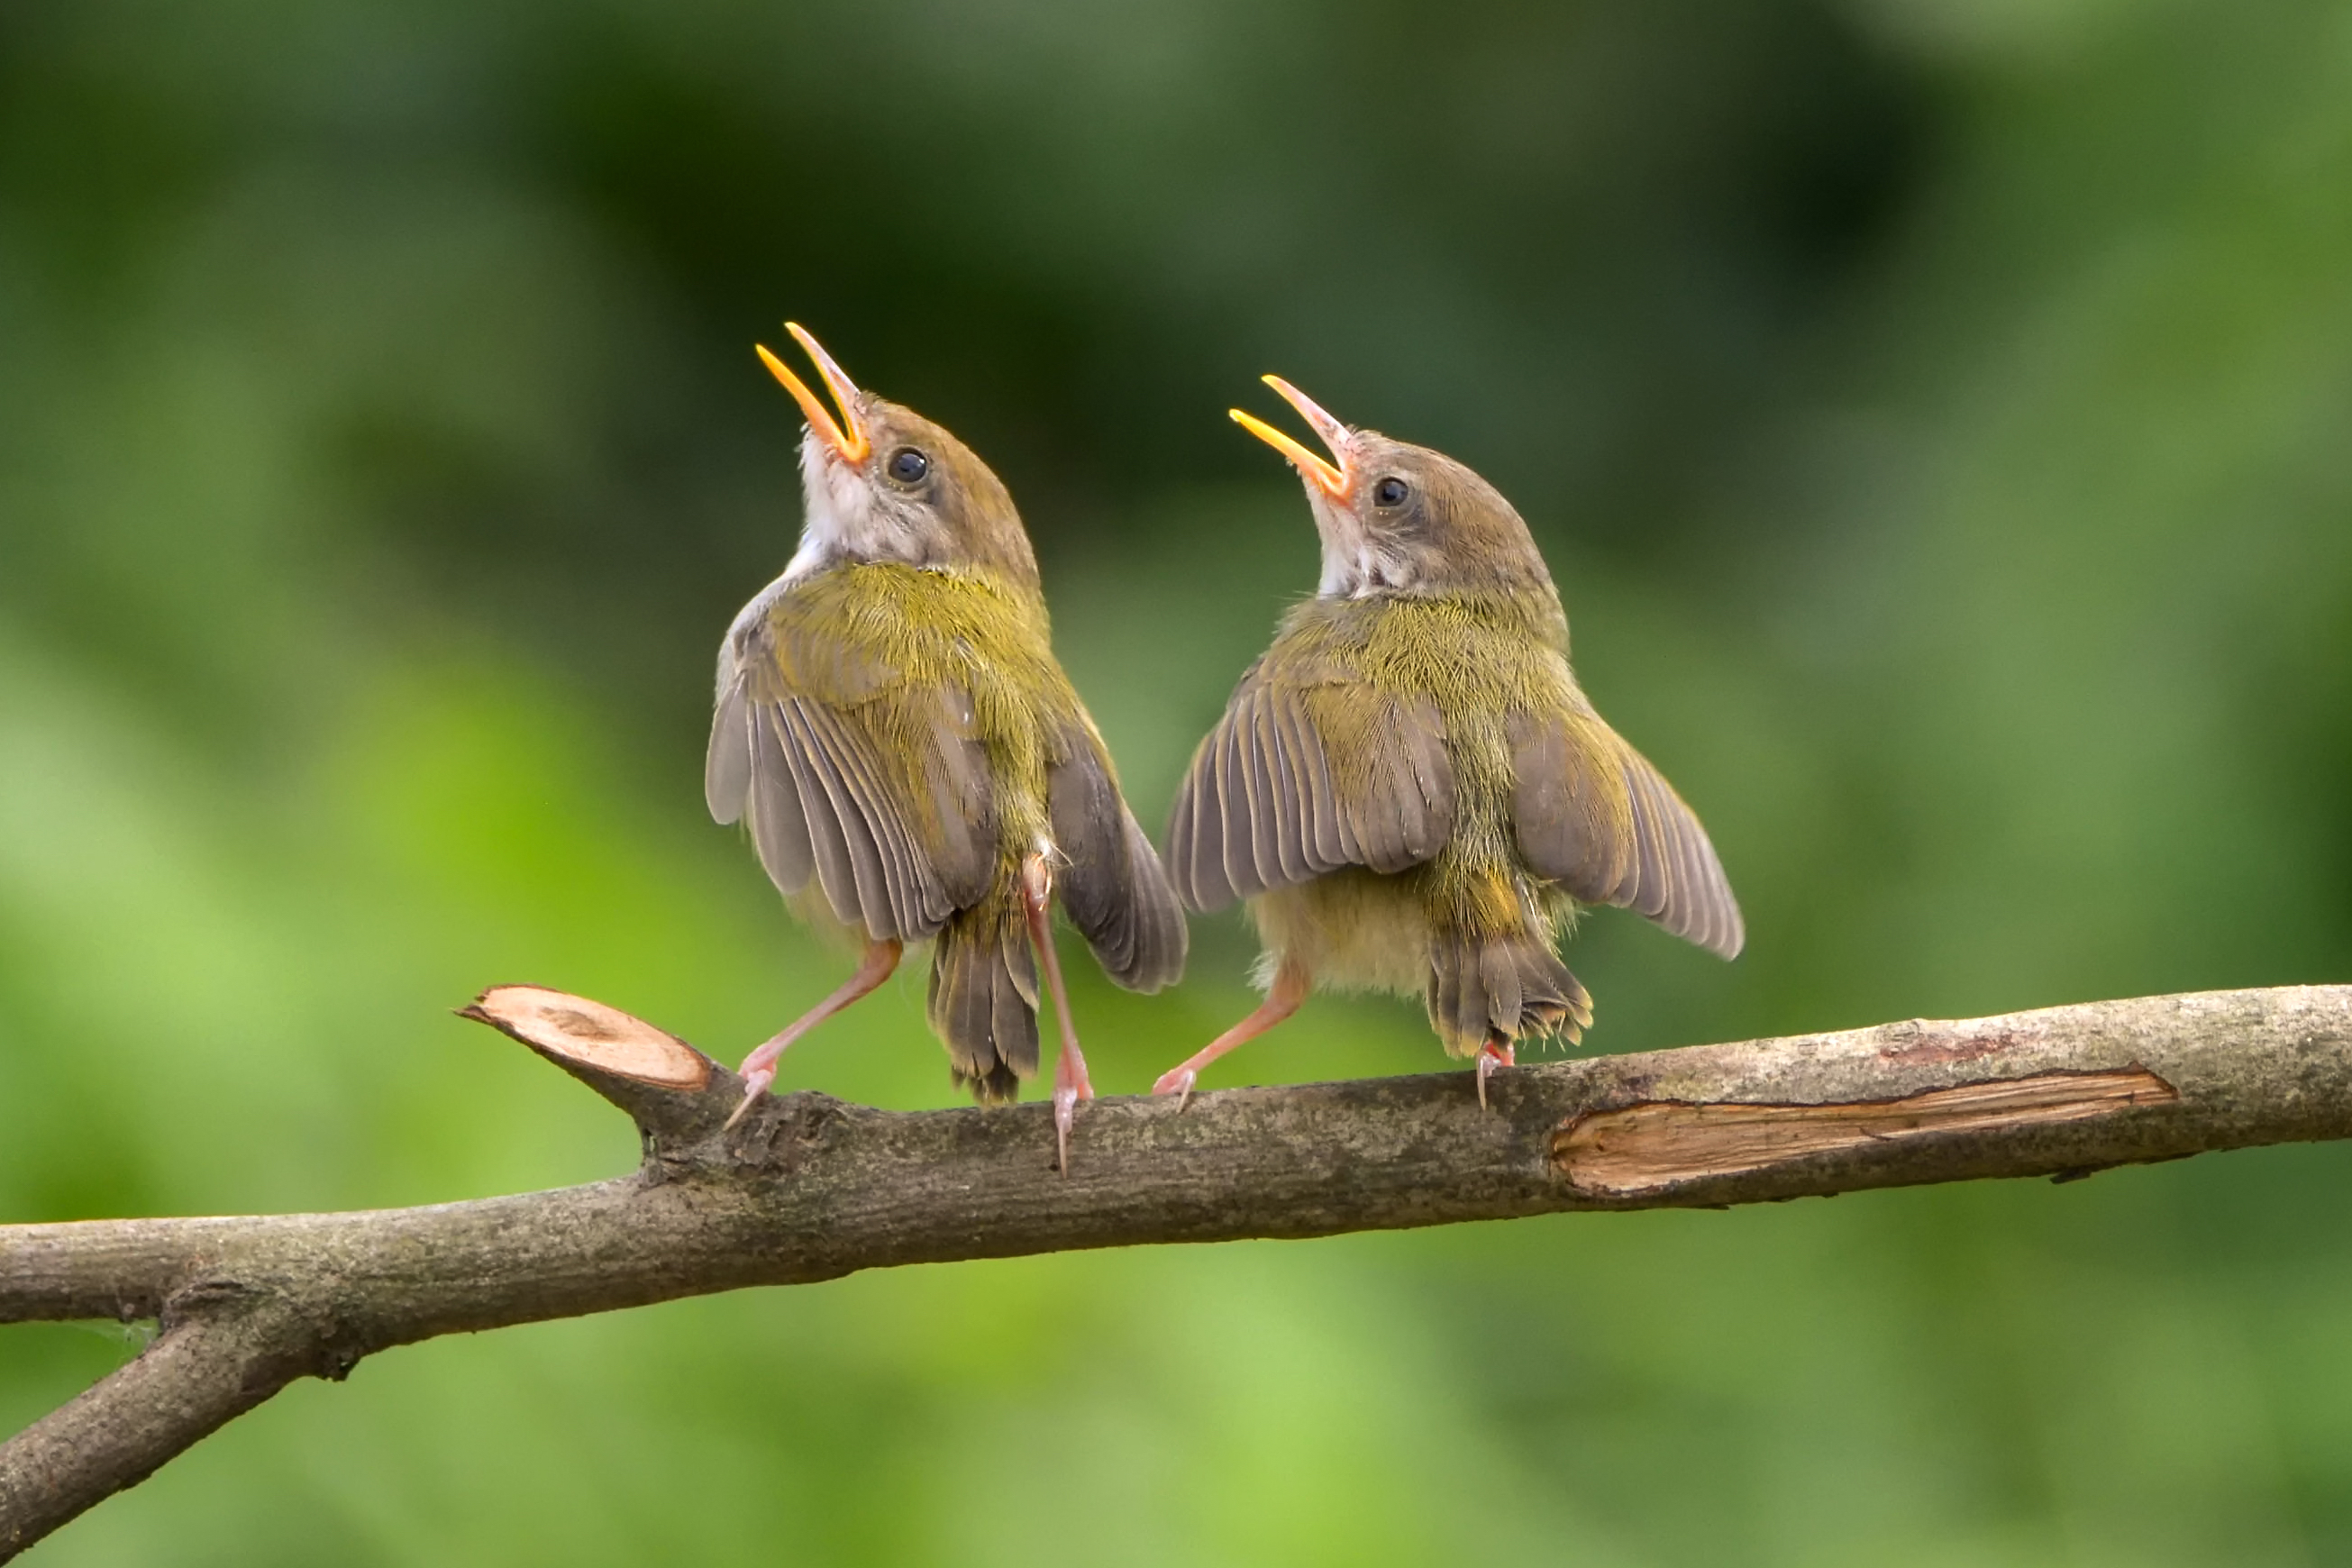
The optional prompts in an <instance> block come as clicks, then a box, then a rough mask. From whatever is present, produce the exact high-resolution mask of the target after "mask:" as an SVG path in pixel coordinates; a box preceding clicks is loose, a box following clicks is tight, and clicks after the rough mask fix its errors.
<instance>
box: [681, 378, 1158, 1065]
mask: <svg viewBox="0 0 2352 1568" xmlns="http://www.w3.org/2000/svg"><path fill="white" fill-rule="evenodd" d="M854 395H855V396H856V413H855V415H854V417H856V419H857V420H858V421H859V422H860V428H861V432H862V433H863V434H864V435H866V437H867V445H868V447H870V448H871V450H870V451H869V452H867V453H865V454H861V455H860V458H859V460H858V462H857V463H856V465H852V464H850V463H849V462H847V461H845V459H843V458H840V457H838V456H837V455H836V454H835V452H834V451H833V450H831V449H829V448H827V447H824V446H822V445H820V444H819V441H818V437H817V436H816V435H814V433H813V434H812V436H811V437H810V439H809V444H808V446H807V447H806V448H805V449H804V458H803V468H804V471H805V473H806V475H807V489H808V504H809V510H810V518H809V522H808V524H807V526H806V528H805V530H804V531H803V542H802V548H801V552H800V553H799V554H798V555H797V556H795V558H794V561H793V565H792V567H791V568H789V569H788V570H787V572H786V574H784V576H783V577H782V578H780V579H779V580H778V581H777V582H776V583H774V584H772V585H771V586H770V587H769V589H768V590H767V591H766V592H765V593H763V594H762V595H760V597H759V598H757V599H755V600H753V601H752V603H751V605H748V606H746V608H745V610H744V612H743V614H742V615H741V616H738V617H737V620H736V623H735V625H734V626H733V627H732V628H731V629H730V632H729V634H728V637H727V640H726V643H725V644H724V646H723V647H722V648H721V651H720V656H719V691H718V701H717V708H716V712H715V714H714V716H713V721H712V731H711V745H710V752H709V770H708V775H707V780H706V784H707V791H708V795H709V805H710V808H711V813H712V815H713V816H716V817H717V818H718V819H719V821H721V822H731V821H734V820H736V819H737V818H738V817H739V816H740V817H741V818H743V819H744V820H745V821H746V823H747V825H748V826H749V827H750V829H751V838H752V841H753V844H754V846H755V847H757V849H758V851H759V854H760V858H761V863H762V864H763V865H764V866H765V867H766V868H767V871H768V874H769V876H770V878H771V879H772V880H773V881H774V882H775V883H776V885H777V887H778V888H779V889H782V891H783V893H784V894H785V896H786V898H787V900H789V901H790V902H791V903H792V905H793V908H794V909H795V910H797V911H799V912H801V913H802V914H803V916H804V917H806V918H808V919H810V920H811V921H814V922H815V923H817V924H819V925H820V926H824V925H828V924H830V925H834V926H836V927H837V928H839V929H841V930H843V931H847V932H849V933H852V934H854V935H856V936H857V937H858V938H859V939H860V940H861V941H862V942H866V943H868V944H893V943H907V942H921V941H925V940H934V941H935V943H936V945H935V947H934V950H933V953H932V964H931V978H930V991H929V994H930V1008H929V1010H930V1017H931V1022H932V1025H933V1027H934V1028H935V1029H936V1030H937V1032H938V1033H939V1035H940V1038H941V1040H942V1041H943V1043H945V1045H946V1046H947V1047H948V1052H949V1057H950V1062H951V1063H952V1066H953V1068H954V1071H955V1076H956V1078H957V1079H958V1080H959V1081H960V1082H963V1083H966V1084H969V1085H970V1086H971V1088H972V1089H974V1090H975V1092H977V1093H979V1094H980V1095H981V1096H982V1097H983V1098H989V1099H1003V1098H1009V1097H1011V1096H1012V1095H1013V1093H1014V1092H1015V1090H1016V1089H1017V1086H1018V1080H1019V1079H1022V1078H1025V1077H1028V1076H1030V1075H1031V1074H1032V1073H1034V1071H1035V1069H1036V1066H1037V1059H1038V1040H1037V1022H1036V1012H1037V1004H1038V985H1037V968H1036V960H1035V954H1034V952H1033V951H1032V942H1031V938H1032V932H1031V931H1030V929H1029V927H1028V924H1027V909H1026V907H1025V906H1024V893H1023V882H1022V876H1023V870H1022V868H1023V866H1024V862H1031V861H1036V860H1038V859H1039V858H1043V860H1044V862H1045V864H1047V865H1049V866H1051V867H1052V868H1053V872H1052V882H1053V885H1054V887H1055V891H1056V892H1057V893H1058V896H1059V898H1060V901H1061V904H1062V907H1063V909H1064V911H1065V912H1066V914H1067V915H1068V916H1069V917H1070V920H1071V922H1072V923H1073V924H1074V925H1076V927H1077V928H1078V930H1079V931H1080V933H1081V934H1082V935H1084V936H1085V937H1086V939H1087V942H1088V943H1089V945H1090V946H1091V947H1092V948H1093V950H1094V952H1095V954H1096V957H1097V959H1098V960H1099V961H1100V962H1101V963H1102V964H1103V966H1104V968H1105V970H1106V971H1107V972H1108V973H1109V974H1110V975H1111V977H1112V978H1113V979H1114V980H1115V981H1117V982H1118V983H1119V984H1123V985H1126V986H1129V987H1130V988H1132V989H1137V990H1145V991H1149V990H1155V989H1157V988H1158V987H1160V985H1162V984H1167V983H1169V982H1170V981H1172V980H1173V979H1175V978H1176V976H1177V975H1178V974H1179V973H1181V970H1182V964H1183V955H1184V946H1185V941H1184V927H1183V917H1182V911H1181V910H1180V909H1179V908H1178V906H1177V904H1176V900H1175V897H1174V894H1173V893H1172V891H1171V889H1169V888H1168V886H1167V883H1166V879H1165V877H1164V875H1163V873H1162V872H1161V870H1160V864H1159V861H1158V859H1157V858H1156V857H1155V856H1154V855H1153V853H1152V850H1151V847H1150V844H1149V842H1148V841H1146V840H1145V838H1144V837H1143V834H1142V831H1141V829H1140V828H1139V827H1138V826H1136V825H1135V821H1134V818H1133V816H1131V815H1130V814H1129V812H1128V810H1127V807H1126V805H1125V803H1124V801H1123V800H1122V799H1121V798H1120V796H1119V792H1118V780H1117V774H1116V773H1115V772H1114V771H1113V769H1112V767H1111V763H1110V758H1109V754H1108V752H1107V751H1106V750H1105V749H1104V746H1103V743H1102V738H1101V736H1100V735H1099V734H1098V733H1097V731H1096V729H1095V727H1094V723H1093V721H1092V720H1091V719H1090V718H1089V717H1088V716H1087V711H1086V709H1085V707H1084V705H1083V704H1082V703H1081V702H1080V701H1079V700H1078V697H1077V693H1076V691H1075V690H1074V689H1072V688H1071V685H1070V682H1069V679H1068V678H1067V677H1066V675H1065V674H1064V673H1063V671H1062V668H1061V667H1060V665H1059V664H1057V663H1056V662H1055V658H1054V655H1053V651H1052V646H1051V641H1050V630H1049V627H1048V625H1047V620H1046V615H1045V600H1044V597H1043V595H1041V594H1040V592H1039V591H1038V585H1037V573H1036V565H1035V563H1034V559H1033V558H1032V557H1031V555H1030V552H1029V547H1028V542H1027V539H1026V537H1025V535H1024V534H1023V532H1022V531H1021V528H1020V521H1019V518H1018V516H1017V514H1015V513H1014V512H1013V507H1012V501H1011V499H1010V498H1009V497H1008V496H1006V495H1005V493H1004V490H1003V486H1002V485H1001V484H999V483H998V482H997V480H996V478H995V476H994V475H993V474H992V473H990V472H989V471H988V469H987V468H986V467H985V465H983V464H982V463H981V461H980V459H979V458H977V457H975V456H973V455H972V454H971V452H970V450H969V449H968V448H966V447H963V446H962V444H961V443H960V442H958V441H957V440H956V439H955V437H952V436H951V435H950V434H948V433H947V432H946V431H944V430H942V429H940V427H939V426H935V425H932V424H931V423H930V422H929V421H927V420H923V419H921V418H920V417H919V416H916V415H914V414H912V413H910V412H909V411H908V410H906V409H903V408H899V407H898V406H897V405H892V404H888V403H885V402H883V401H882V400H881V399H879V398H875V397H872V396H870V395H863V394H854ZM909 452H912V453H917V454H919V455H920V456H921V458H922V461H921V462H920V463H919V464H917V465H911V466H910V468H909V471H910V472H914V473H916V476H917V477H915V478H914V479H908V480H907V481H905V482H900V481H898V480H896V479H892V478H891V477H890V474H891V472H892V470H891V469H889V468H887V467H886V465H887V463H889V462H890V461H891V460H892V459H893V458H894V457H903V456H904V455H905V454H907V453H909ZM891 951H892V952H895V951H896V950H895V948H894V949H892V950H891ZM884 972H887V969H886V970H885V971H884Z"/></svg>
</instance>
